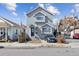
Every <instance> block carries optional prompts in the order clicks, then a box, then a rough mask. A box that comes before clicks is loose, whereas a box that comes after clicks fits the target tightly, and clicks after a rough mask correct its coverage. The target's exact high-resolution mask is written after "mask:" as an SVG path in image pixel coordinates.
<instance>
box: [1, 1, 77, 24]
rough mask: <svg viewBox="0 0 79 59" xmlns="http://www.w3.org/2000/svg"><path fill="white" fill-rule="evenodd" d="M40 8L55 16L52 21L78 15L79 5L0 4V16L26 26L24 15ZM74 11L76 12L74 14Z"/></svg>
mask: <svg viewBox="0 0 79 59" xmlns="http://www.w3.org/2000/svg"><path fill="white" fill-rule="evenodd" d="M37 6H41V7H42V8H45V9H46V10H48V11H49V12H51V13H54V14H56V16H55V17H54V19H56V21H57V20H59V19H61V18H63V17H64V16H69V15H71V14H73V13H75V14H76V15H77V16H78V14H79V4H74V3H51V4H50V3H47V4H44V3H39V4H38V3H1V4H0V16H2V17H5V18H7V19H9V20H11V21H14V22H16V23H18V24H20V23H21V22H22V23H23V24H26V20H27V17H26V16H25V14H27V13H28V12H30V11H31V10H33V9H34V8H36V7H37ZM75 10H76V12H75Z"/></svg>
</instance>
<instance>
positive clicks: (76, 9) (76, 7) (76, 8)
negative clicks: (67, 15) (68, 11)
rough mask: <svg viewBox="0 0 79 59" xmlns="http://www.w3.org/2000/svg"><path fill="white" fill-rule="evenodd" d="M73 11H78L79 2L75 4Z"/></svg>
mask: <svg viewBox="0 0 79 59" xmlns="http://www.w3.org/2000/svg"><path fill="white" fill-rule="evenodd" d="M75 11H76V12H79V4H75Z"/></svg>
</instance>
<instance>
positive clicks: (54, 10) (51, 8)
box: [47, 5, 60, 15]
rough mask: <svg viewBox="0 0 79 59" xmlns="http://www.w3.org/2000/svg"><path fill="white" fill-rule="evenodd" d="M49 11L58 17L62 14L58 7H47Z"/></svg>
mask: <svg viewBox="0 0 79 59" xmlns="http://www.w3.org/2000/svg"><path fill="white" fill-rule="evenodd" d="M47 10H48V11H49V12H51V13H52V14H57V15H59V14H60V11H59V10H58V9H57V8H56V7H54V6H51V5H50V6H48V7H47Z"/></svg>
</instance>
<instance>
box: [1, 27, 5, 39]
mask: <svg viewBox="0 0 79 59" xmlns="http://www.w3.org/2000/svg"><path fill="white" fill-rule="evenodd" d="M4 38H5V28H0V40H2V39H4Z"/></svg>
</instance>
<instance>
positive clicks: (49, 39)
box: [46, 35, 56, 43]
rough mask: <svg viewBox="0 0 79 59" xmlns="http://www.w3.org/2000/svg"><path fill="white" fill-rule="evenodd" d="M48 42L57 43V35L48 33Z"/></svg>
mask: <svg viewBox="0 0 79 59" xmlns="http://www.w3.org/2000/svg"><path fill="white" fill-rule="evenodd" d="M46 39H47V42H49V43H55V42H56V37H55V36H54V35H46Z"/></svg>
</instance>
